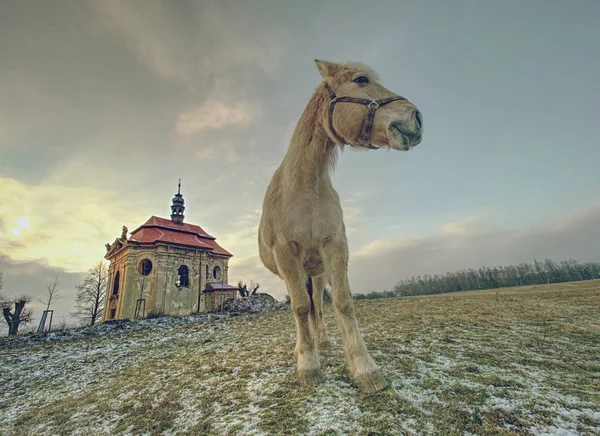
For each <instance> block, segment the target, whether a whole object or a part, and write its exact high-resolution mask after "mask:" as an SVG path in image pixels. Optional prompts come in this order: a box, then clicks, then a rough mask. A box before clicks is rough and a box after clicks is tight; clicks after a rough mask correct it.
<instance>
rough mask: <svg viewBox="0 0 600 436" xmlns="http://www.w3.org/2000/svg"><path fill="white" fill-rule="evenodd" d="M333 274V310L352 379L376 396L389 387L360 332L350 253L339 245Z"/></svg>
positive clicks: (364, 390) (345, 247)
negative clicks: (376, 393)
mask: <svg viewBox="0 0 600 436" xmlns="http://www.w3.org/2000/svg"><path fill="white" fill-rule="evenodd" d="M334 253H336V255H334V256H333V259H332V260H333V262H332V267H333V268H332V273H331V285H332V295H331V298H332V300H333V306H334V308H335V311H336V315H337V320H338V324H339V326H340V331H341V334H342V342H343V344H344V353H345V355H346V361H347V362H348V367H349V368H348V369H349V371H350V375H351V376H352V377H353V378H354V380H355V381H356V383H357V384H358V387H359V388H360V389H361V390H362V391H363V392H366V393H373V392H377V391H380V390H382V389H384V388H385V387H386V386H387V382H386V380H385V379H384V378H383V376H382V375H381V372H380V371H379V368H378V367H377V365H376V364H375V361H374V360H373V358H372V357H371V356H370V355H369V352H368V351H367V347H366V345H365V343H364V341H363V338H362V336H361V334H360V331H359V329H358V322H357V321H356V315H355V312H354V300H353V299H352V294H351V292H350V286H349V284H348V255H347V253H348V250H347V246H343V245H342V244H340V247H338V249H337V250H336V251H335V252H334Z"/></svg>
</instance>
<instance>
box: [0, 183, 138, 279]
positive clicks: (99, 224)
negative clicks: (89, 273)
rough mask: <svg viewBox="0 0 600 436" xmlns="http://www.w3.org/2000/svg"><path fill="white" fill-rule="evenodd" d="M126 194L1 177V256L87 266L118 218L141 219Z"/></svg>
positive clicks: (83, 268)
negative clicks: (124, 196) (132, 209)
mask: <svg viewBox="0 0 600 436" xmlns="http://www.w3.org/2000/svg"><path fill="white" fill-rule="evenodd" d="M127 203H128V202H127V199H126V198H121V197H120V196H119V195H118V194H113V193H111V192H109V191H105V190H102V189H99V188H91V187H86V186H77V185H59V184H39V185H30V184H25V183H22V182H19V181H16V180H14V179H9V178H4V177H0V241H1V242H0V256H5V257H6V259H7V260H9V261H12V262H40V263H43V264H47V265H48V266H50V267H53V268H59V269H64V270H66V271H86V270H87V269H89V268H90V267H91V265H93V264H94V263H95V262H97V261H98V260H100V259H102V257H103V256H104V253H105V250H104V243H106V242H108V241H112V240H113V239H114V238H115V237H116V236H118V233H119V229H120V228H121V226H122V225H123V223H129V222H131V221H132V220H133V222H135V223H141V222H142V218H143V217H141V216H136V215H135V214H131V212H130V210H128V209H129V208H128V207H127Z"/></svg>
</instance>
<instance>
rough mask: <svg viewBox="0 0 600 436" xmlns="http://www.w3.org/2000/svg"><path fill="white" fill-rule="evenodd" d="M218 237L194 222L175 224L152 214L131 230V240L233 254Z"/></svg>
mask: <svg viewBox="0 0 600 436" xmlns="http://www.w3.org/2000/svg"><path fill="white" fill-rule="evenodd" d="M215 239H216V238H215V237H214V236H210V235H209V234H208V233H206V232H205V231H204V230H202V228H201V227H200V226H196V225H194V224H187V223H184V224H181V225H180V224H175V223H174V222H173V221H171V220H170V219H166V218H160V217H157V216H152V217H150V219H149V220H148V221H146V222H145V223H144V224H142V225H141V226H140V227H138V228H137V229H135V230H134V231H133V232H131V237H130V238H129V240H130V241H133V242H137V243H140V244H155V243H158V242H166V243H171V244H177V245H186V246H189V247H197V248H205V249H208V250H212V252H213V253H215V254H221V255H223V256H233V254H231V253H230V252H229V251H227V250H225V249H224V248H223V247H221V246H220V245H219V244H217V241H216V240H215Z"/></svg>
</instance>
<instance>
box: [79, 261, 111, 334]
mask: <svg viewBox="0 0 600 436" xmlns="http://www.w3.org/2000/svg"><path fill="white" fill-rule="evenodd" d="M107 285H108V267H107V266H106V264H105V263H104V262H103V261H99V262H98V263H97V264H96V265H94V266H93V267H92V268H90V270H89V271H88V272H87V275H86V276H85V279H83V282H82V283H81V284H80V285H77V296H76V297H75V311H74V312H73V313H72V315H73V316H74V317H76V318H79V319H80V320H81V321H82V322H84V323H85V324H89V325H94V324H95V323H96V322H97V321H98V319H99V318H101V317H102V311H103V310H104V300H105V298H106V288H107Z"/></svg>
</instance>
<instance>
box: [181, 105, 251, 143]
mask: <svg viewBox="0 0 600 436" xmlns="http://www.w3.org/2000/svg"><path fill="white" fill-rule="evenodd" d="M255 115H256V109H255V108H254V109H253V108H252V107H251V105H250V104H249V103H247V102H243V101H238V102H232V103H225V102H223V101H219V100H215V99H208V100H206V101H205V102H204V103H203V104H202V105H201V106H199V107H197V108H193V109H190V110H187V111H185V112H184V113H182V114H181V115H179V117H178V118H177V122H176V125H175V130H176V131H177V133H179V134H180V135H184V136H190V135H196V134H198V133H201V132H203V131H205V130H209V129H221V128H223V127H232V126H235V127H246V126H248V125H249V124H250V121H251V120H252V119H253V117H254V116H255Z"/></svg>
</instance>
